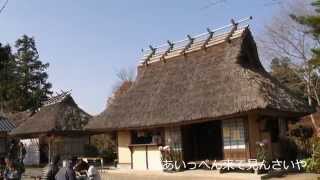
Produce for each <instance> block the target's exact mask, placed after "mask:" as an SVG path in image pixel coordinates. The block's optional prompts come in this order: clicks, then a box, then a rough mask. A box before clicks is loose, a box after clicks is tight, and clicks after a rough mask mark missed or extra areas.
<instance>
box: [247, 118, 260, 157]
mask: <svg viewBox="0 0 320 180" xmlns="http://www.w3.org/2000/svg"><path fill="white" fill-rule="evenodd" d="M258 117H259V116H258V114H257V113H249V114H248V137H249V150H250V158H256V154H257V152H256V148H257V145H256V143H257V141H260V127H259V122H258Z"/></svg>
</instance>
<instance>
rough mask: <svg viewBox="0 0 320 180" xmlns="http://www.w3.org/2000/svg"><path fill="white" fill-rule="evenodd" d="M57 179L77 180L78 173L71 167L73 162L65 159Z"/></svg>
mask: <svg viewBox="0 0 320 180" xmlns="http://www.w3.org/2000/svg"><path fill="white" fill-rule="evenodd" d="M56 180H76V173H75V172H74V170H73V168H72V167H71V162H70V160H69V161H63V165H62V168H60V170H59V171H58V173H57V174H56Z"/></svg>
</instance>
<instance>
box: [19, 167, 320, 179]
mask: <svg viewBox="0 0 320 180" xmlns="http://www.w3.org/2000/svg"><path fill="white" fill-rule="evenodd" d="M41 170H42V169H41V168H27V169H26V172H25V174H24V177H23V180H35V179H34V178H30V177H32V176H33V177H35V176H40V175H41ZM101 176H102V177H103V180H195V179H197V180H213V179H214V180H259V179H271V180H320V175H319V174H308V173H299V174H289V175H280V174H279V175H275V176H270V175H265V174H262V175H255V174H253V173H252V174H251V173H234V172H230V173H223V174H220V173H219V172H217V171H206V170H189V171H184V172H178V173H163V172H159V171H132V170H103V172H102V173H101Z"/></svg>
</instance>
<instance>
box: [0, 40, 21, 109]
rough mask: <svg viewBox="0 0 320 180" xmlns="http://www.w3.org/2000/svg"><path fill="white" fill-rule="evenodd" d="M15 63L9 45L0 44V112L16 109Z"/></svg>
mask: <svg viewBox="0 0 320 180" xmlns="http://www.w3.org/2000/svg"><path fill="white" fill-rule="evenodd" d="M16 80H17V74H16V63H15V60H14V57H13V55H12V53H11V47H10V46H9V45H5V46H2V44H1V43H0V112H5V111H13V110H15V109H16V102H15V99H16V94H15V92H16V88H17V83H16Z"/></svg>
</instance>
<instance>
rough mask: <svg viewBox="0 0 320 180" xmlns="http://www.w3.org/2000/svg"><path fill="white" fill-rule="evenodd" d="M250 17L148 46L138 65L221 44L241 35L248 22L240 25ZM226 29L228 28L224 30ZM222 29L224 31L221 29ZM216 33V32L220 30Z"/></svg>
mask: <svg viewBox="0 0 320 180" xmlns="http://www.w3.org/2000/svg"><path fill="white" fill-rule="evenodd" d="M251 19H252V17H251V16H250V17H248V18H244V19H241V20H239V21H235V20H233V19H231V24H229V25H226V26H223V27H220V28H217V29H215V30H211V29H209V28H207V32H206V33H202V34H199V35H196V36H193V37H191V36H190V35H187V39H183V40H180V41H176V42H171V41H167V44H164V45H160V46H158V47H152V46H151V45H150V46H149V49H148V50H144V49H142V50H143V57H142V58H141V61H140V65H148V64H149V63H152V62H156V61H160V60H163V61H166V59H169V58H173V57H176V56H180V55H186V54H187V53H190V52H193V51H197V50H201V49H206V48H208V47H211V46H214V45H217V44H221V43H223V42H226V41H230V40H231V39H235V38H238V37H241V35H242V33H243V32H244V30H245V29H247V28H248V26H249V25H248V24H247V23H246V24H245V25H242V26H241V27H239V25H240V24H243V23H245V22H247V21H249V20H251ZM226 29H230V30H229V31H226ZM223 30H224V31H223ZM221 31H222V33H219V34H216V35H215V33H216V32H221Z"/></svg>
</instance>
